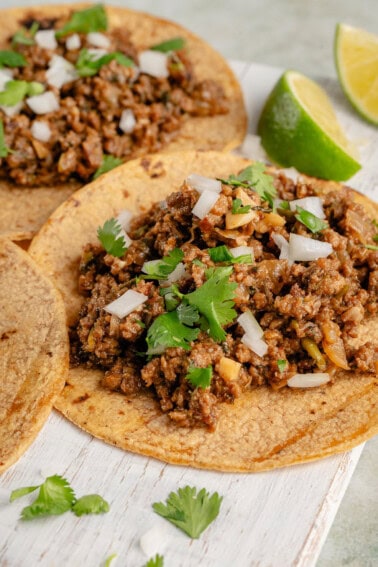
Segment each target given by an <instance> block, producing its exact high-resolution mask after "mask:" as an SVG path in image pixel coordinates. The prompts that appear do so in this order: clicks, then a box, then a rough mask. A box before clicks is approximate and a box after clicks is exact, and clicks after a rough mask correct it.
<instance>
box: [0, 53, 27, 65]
mask: <svg viewBox="0 0 378 567" xmlns="http://www.w3.org/2000/svg"><path fill="white" fill-rule="evenodd" d="M26 64H27V61H26V59H25V57H24V56H23V55H21V53H17V51H12V50H11V49H5V50H3V51H0V68H1V67H25V65H26Z"/></svg>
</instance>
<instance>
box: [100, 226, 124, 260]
mask: <svg viewBox="0 0 378 567" xmlns="http://www.w3.org/2000/svg"><path fill="white" fill-rule="evenodd" d="M97 236H98V239H99V241H100V242H101V244H102V245H103V247H104V248H105V250H106V251H107V253H108V254H112V256H117V257H118V258H120V257H121V256H123V255H124V253H125V252H126V249H127V246H126V242H125V239H124V236H123V234H122V227H121V225H120V224H119V222H118V220H117V219H114V218H112V219H109V220H107V221H105V223H104V226H102V227H101V226H99V227H98V229H97Z"/></svg>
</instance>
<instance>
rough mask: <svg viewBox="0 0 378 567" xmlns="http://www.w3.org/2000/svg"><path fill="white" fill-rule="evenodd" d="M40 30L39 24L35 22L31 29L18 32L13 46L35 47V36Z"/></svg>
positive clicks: (13, 38) (13, 39) (22, 29)
mask: <svg viewBox="0 0 378 567" xmlns="http://www.w3.org/2000/svg"><path fill="white" fill-rule="evenodd" d="M38 28H39V23H38V22H33V24H32V25H31V27H30V28H29V29H28V30H27V29H25V28H21V29H20V30H18V31H16V33H15V34H14V36H13V37H12V45H17V44H20V45H34V44H35V40H34V36H35V34H36V33H37V31H38Z"/></svg>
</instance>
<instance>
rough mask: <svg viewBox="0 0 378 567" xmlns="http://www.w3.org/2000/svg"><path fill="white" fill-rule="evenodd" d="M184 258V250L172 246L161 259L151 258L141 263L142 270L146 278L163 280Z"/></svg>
mask: <svg viewBox="0 0 378 567" xmlns="http://www.w3.org/2000/svg"><path fill="white" fill-rule="evenodd" d="M183 258H184V252H183V251H182V250H180V248H174V249H173V250H171V252H169V254H168V255H167V256H164V257H163V258H162V259H161V260H152V261H150V262H145V263H144V264H143V267H142V270H143V272H144V273H145V274H146V276H144V277H146V278H149V279H156V280H165V279H167V277H168V276H169V274H171V273H172V272H173V270H174V269H175V268H176V267H177V265H178V264H179V263H180V262H181V260H182V259H183Z"/></svg>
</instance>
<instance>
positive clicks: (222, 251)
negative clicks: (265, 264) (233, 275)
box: [207, 244, 253, 264]
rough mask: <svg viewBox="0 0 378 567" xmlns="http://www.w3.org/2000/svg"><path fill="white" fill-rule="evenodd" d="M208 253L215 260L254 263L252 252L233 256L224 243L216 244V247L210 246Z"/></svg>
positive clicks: (232, 262)
mask: <svg viewBox="0 0 378 567" xmlns="http://www.w3.org/2000/svg"><path fill="white" fill-rule="evenodd" d="M207 251H208V253H209V256H210V258H211V260H212V261H213V262H225V263H231V264H252V262H253V258H252V254H241V255H240V256H236V257H235V256H233V255H232V254H231V252H230V250H229V248H227V246H225V245H224V244H222V245H221V246H216V247H215V248H208V250H207Z"/></svg>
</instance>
